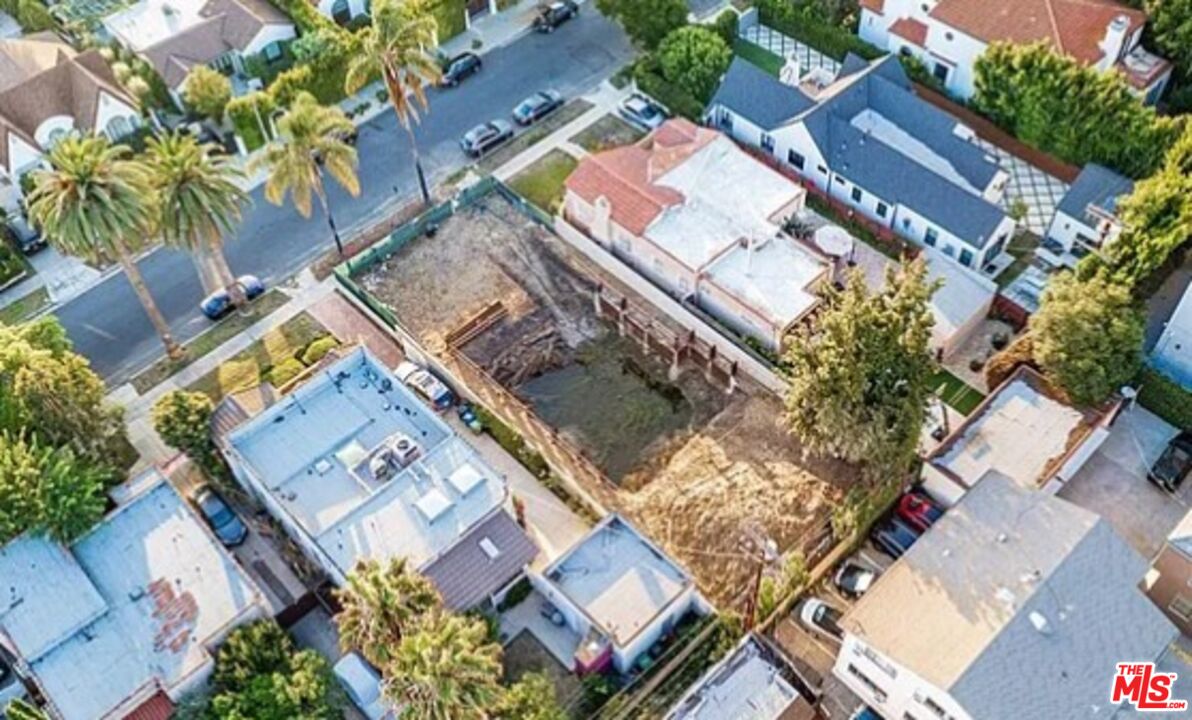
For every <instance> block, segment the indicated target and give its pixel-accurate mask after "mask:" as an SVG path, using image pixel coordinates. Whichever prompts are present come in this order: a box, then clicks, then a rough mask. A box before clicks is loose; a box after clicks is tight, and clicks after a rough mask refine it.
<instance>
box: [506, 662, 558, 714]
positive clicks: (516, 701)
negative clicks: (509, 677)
mask: <svg viewBox="0 0 1192 720" xmlns="http://www.w3.org/2000/svg"><path fill="white" fill-rule="evenodd" d="M495 715H496V717H497V718H499V719H500V720H567V717H568V715H567V713H566V712H565V711H564V710H563V708H561V707H559V701H558V698H557V697H556V695H555V684H554V683H552V682H551V681H550V678H549V677H547V676H546V675H545V674H543V673H526V674H525V675H523V676H522V678H521V679H520V680H518V681H517V682H516V683H514V684H513V686H512V687H510V688H509V689H508V690H506V691H505V694H504V695H502V696H501V700H500V702H499V703H497V708H496V712H495Z"/></svg>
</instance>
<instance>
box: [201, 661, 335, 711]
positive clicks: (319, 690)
mask: <svg viewBox="0 0 1192 720" xmlns="http://www.w3.org/2000/svg"><path fill="white" fill-rule="evenodd" d="M342 704H343V698H342V694H341V691H340V690H339V687H338V686H337V685H336V680H335V678H334V676H333V675H332V673H331V666H330V665H329V664H328V663H327V660H326V659H325V658H324V657H323V656H321V655H319V654H318V653H317V652H315V651H314V650H303V651H301V652H297V653H294V654H293V655H291V656H289V657H287V658H286V660H285V662H284V664H283V665H281V666H280V667H278V668H276V669H274V670H272V671H269V672H264V673H262V674H260V675H256V676H254V677H253V678H252V679H251V680H249V681H248V683H247V684H246V685H245V686H244V687H243V688H240V689H238V690H236V691H232V692H222V693H219V694H217V695H215V696H214V697H213V698H212V699H211V707H210V712H209V713H208V714H209V715H210V716H211V717H212V718H214V720H339V719H340V718H342V717H343V709H342Z"/></svg>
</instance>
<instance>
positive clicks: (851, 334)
mask: <svg viewBox="0 0 1192 720" xmlns="http://www.w3.org/2000/svg"><path fill="white" fill-rule="evenodd" d="M926 278H927V268H926V265H925V263H924V262H923V260H921V259H920V260H915V261H912V262H910V263H908V264H906V265H904V266H902V267H900V268H899V269H898V271H897V272H894V271H890V272H888V273H887V275H886V282H885V285H884V286H883V287H882V289H881V290H880V291H878V292H876V293H871V292H870V290H869V289H868V288H867V287H866V285H865V279H864V276H863V275H862V274H861V273H860V272H859V271H857V270H854V271H853V272H852V273H851V274H850V276H849V278H848V282H847V284H846V286H845V289H844V290H835V289H829V290H828V291H827V293H826V297H825V302H824V308H823V310H822V311H821V312H820V314H819V316H818V319H817V322H815V323H814V327H812V326H803V327H800V328H799V329H798V330H797V331H796V332H795V333H794V337H793V339H792V341H791V343H790V349H789V350H788V351H787V354H786V362H787V363H788V364H789V365H790V383H789V385H788V387H787V393H786V422H787V425H788V427H789V429H790V430H791V432H793V433H794V434H795V435H797V436H798V437H799V438H800V440H801V441H802V442H803V444H804V445H805V446H806V447H807V448H808V449H809V450H811V451H812V452H817V453H827V454H831V455H834V456H838V457H841V458H844V459H845V460H847V461H849V462H863V463H866V464H867V466H868V468H869V469H870V470H873V471H876V472H878V473H881V474H886V473H900V472H901V471H903V470H905V469H906V467H907V465H908V463H909V462H910V461H911V460H912V459H913V458H914V455H915V448H916V446H917V445H918V442H919V433H920V430H921V428H922V425H923V418H924V408H926V406H927V400H928V396H929V395H930V393H931V390H930V384H929V381H930V378H931V376H932V373H933V372H934V370H935V362H934V360H933V359H932V355H931V350H930V342H931V328H932V325H933V324H934V319H933V318H932V315H931V310H930V307H929V302H930V299H931V294H932V293H933V292H934V291H935V289H936V288H937V287H938V284H934V283H929V282H927V279H926Z"/></svg>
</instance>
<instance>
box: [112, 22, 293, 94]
mask: <svg viewBox="0 0 1192 720" xmlns="http://www.w3.org/2000/svg"><path fill="white" fill-rule="evenodd" d="M103 27H104V30H105V31H106V32H107V34H108V35H110V36H111V37H112V39H114V40H115V41H117V42H119V43H120V44H121V45H123V46H125V47H127V48H128V49H129V50H132V51H133V52H135V53H137V54H139V55H141V56H142V57H144V58H145V59H146V60H148V61H149V63H150V64H151V65H152V66H153V69H154V70H156V71H157V73H158V74H159V75H161V77H162V79H163V80H164V81H165V83H166V85H167V86H168V87H169V88H170V90H171V91H172V92H173V93H174V95H175V97H176V98H180V97H181V94H182V91H183V89H184V85H185V82H186V77H187V74H188V73H189V72H190V71H191V69H192V68H194V67H195V66H198V65H207V66H209V67H211V68H213V69H215V70H219V71H220V72H223V73H225V74H228V75H233V76H234V75H237V74H239V73H242V72H243V71H244V59H245V58H246V57H249V56H251V55H258V54H259V55H261V56H262V58H264V59H265V60H266V61H272V60H276V59H280V58H281V56H282V45H283V43H285V42H286V41H289V40H292V39H294V38H295V37H297V31H296V30H295V29H294V24H293V23H292V22H291V21H290V19H289V18H288V17H286V15H285V14H284V13H282V12H281V11H280V10H278V9H277V8H276V7H274V6H273V5H272V4H271V3H269V2H268V0H139V2H137V3H135V4H133V5H131V6H129V7H127V8H125V9H124V10H121V11H120V12H117V13H115V14H113V15H109V16H108V17H106V18H104V21H103ZM233 88H234V89H236V88H237V83H235V82H233Z"/></svg>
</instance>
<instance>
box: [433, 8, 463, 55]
mask: <svg viewBox="0 0 1192 720" xmlns="http://www.w3.org/2000/svg"><path fill="white" fill-rule="evenodd" d="M466 13H467V6H466V5H465V3H464V0H438V1H437V2H434V3H433V5H432V6H431V14H432V15H434V16H435V24H436V25H437V26H438V27H437V34H438V39H439V43H440V44H442V43H444V42H447V41H448V40H450V39H451V38H453V37H455V36H456V35H459V34H460V33H462V32H463V31H464V30H465V29H467V25H466V23H465V21H464V16H465V14H466Z"/></svg>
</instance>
